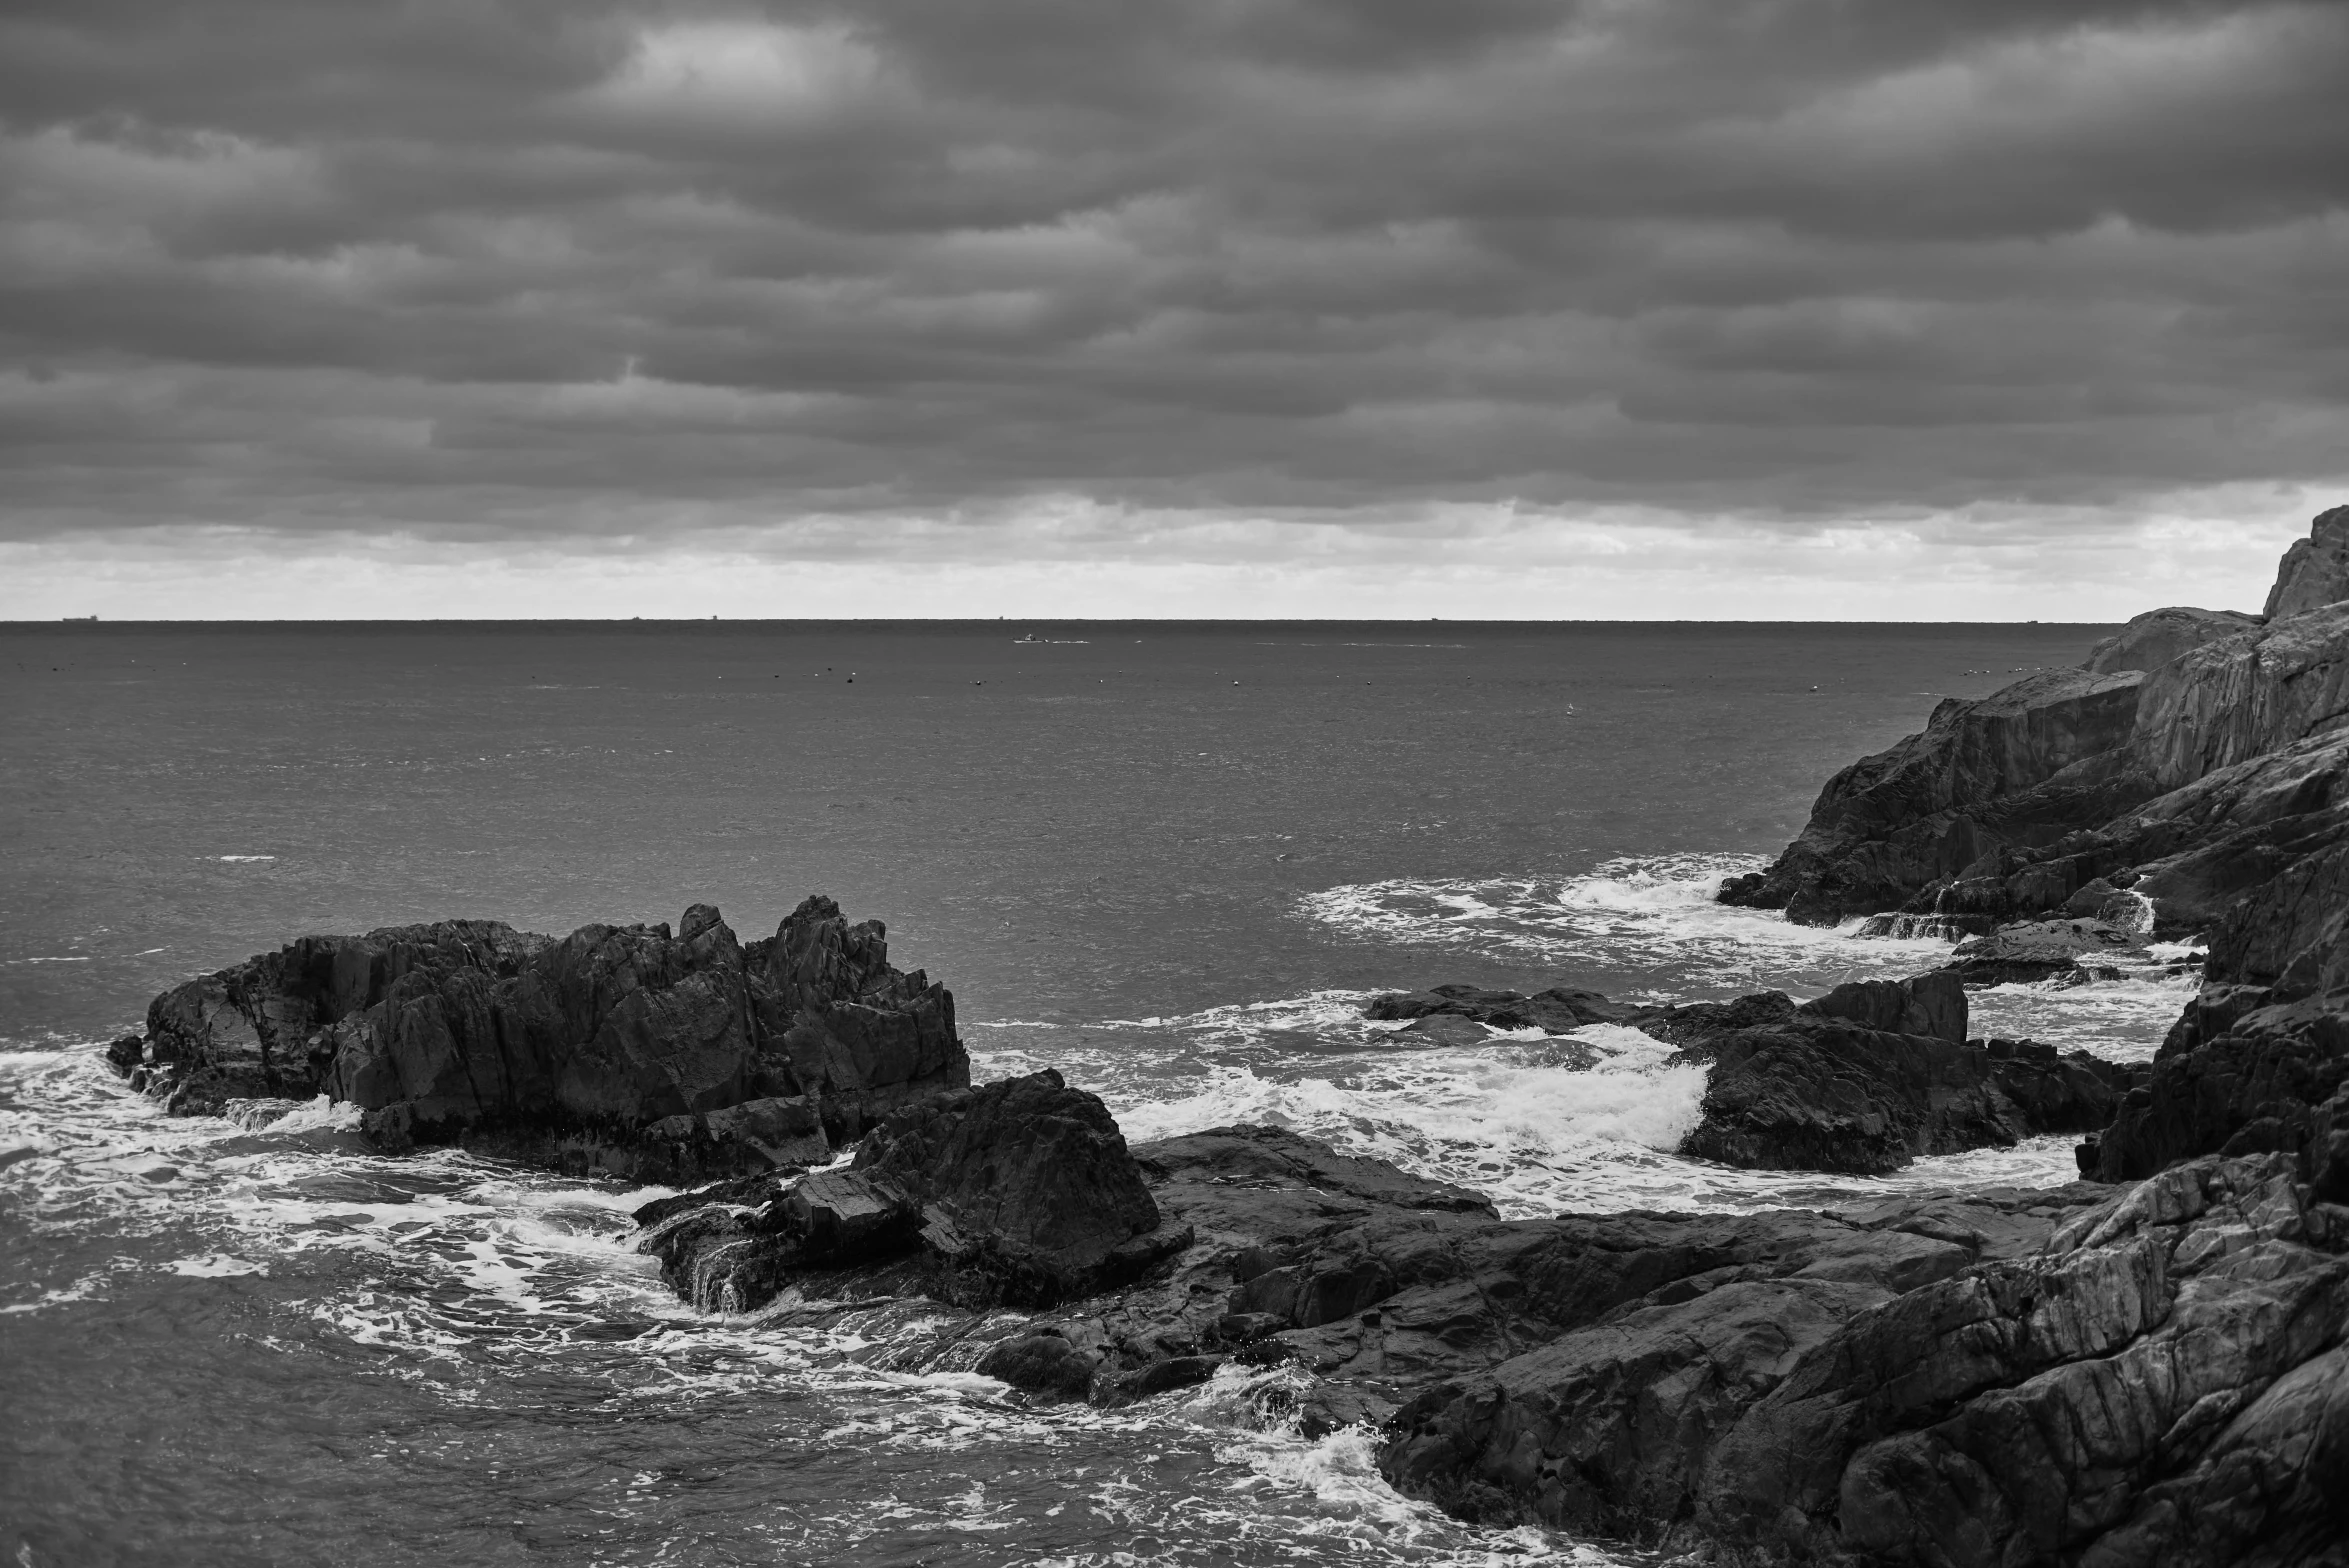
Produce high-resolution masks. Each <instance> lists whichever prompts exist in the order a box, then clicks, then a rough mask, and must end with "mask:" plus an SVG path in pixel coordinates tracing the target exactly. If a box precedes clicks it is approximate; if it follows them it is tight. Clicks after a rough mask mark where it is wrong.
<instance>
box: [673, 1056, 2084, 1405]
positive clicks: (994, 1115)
mask: <svg viewBox="0 0 2349 1568" xmlns="http://www.w3.org/2000/svg"><path fill="white" fill-rule="evenodd" d="M1056 1120H1058V1121H1064V1122H1067V1123H1071V1124H1076V1125H1081V1126H1082V1127H1084V1128H1085V1129H1086V1131H1085V1133H1084V1135H1083V1136H1082V1137H1081V1138H1080V1139H1078V1140H1077V1146H1078V1147H1079V1148H1080V1149H1081V1150H1082V1153H1081V1154H1080V1156H1079V1157H1078V1159H1077V1160H1076V1162H1075V1163H1076V1170H1077V1173H1076V1174H1075V1175H1073V1176H1072V1175H1064V1174H1060V1173H1057V1172H1055V1171H1054V1170H1053V1167H1054V1166H1055V1165H1057V1164H1059V1163H1060V1162H1061V1161H1062V1160H1063V1159H1064V1158H1066V1155H1065V1154H1064V1153H1055V1152H1053V1151H1054V1150H1055V1149H1065V1148H1066V1147H1067V1142H1066V1139H1065V1138H1062V1137H1058V1136H1054V1135H1050V1134H1044V1135H1039V1134H1038V1133H1037V1131H1036V1129H1037V1128H1038V1127H1039V1126H1042V1125H1045V1124H1049V1123H1051V1122H1053V1121H1056ZM948 1124H951V1126H952V1128H953V1131H952V1132H950V1133H949V1134H948V1135H947V1136H945V1137H943V1138H940V1137H937V1136H935V1135H934V1134H933V1132H932V1131H930V1130H928V1129H932V1128H936V1127H939V1126H943V1125H948ZM871 1149H872V1150H874V1151H878V1152H871V1153H870V1158H869V1160H868V1158H867V1156H866V1154H863V1153H860V1156H859V1159H858V1161H857V1163H856V1165H854V1166H853V1167H851V1168H850V1169H849V1170H847V1171H826V1172H819V1173H817V1174H814V1175H810V1176H805V1177H801V1178H798V1179H796V1180H786V1179H784V1178H781V1177H775V1176H766V1177H751V1178H743V1179H740V1180H737V1181H733V1182H729V1183H725V1184H721V1185H719V1186H716V1187H712V1188H709V1189H707V1190H705V1191H703V1192H699V1193H692V1194H687V1195H684V1196H681V1197H678V1198H670V1199H663V1200H661V1201H659V1202H657V1203H654V1204H649V1205H647V1206H646V1207H645V1209H644V1210H642V1211H641V1212H640V1214H639V1219H640V1220H641V1221H642V1222H643V1223H644V1225H645V1227H646V1228H645V1233H644V1237H643V1240H642V1242H641V1243H640V1245H641V1246H642V1248H643V1250H645V1251H647V1252H649V1253H651V1254H653V1255H655V1256H657V1257H659V1258H660V1259H661V1260H662V1265H663V1273H664V1277H666V1278H667V1279H668V1280H669V1281H670V1283H671V1284H672V1285H673V1286H674V1287H675V1288H676V1289H677V1290H678V1292H679V1293H680V1294H681V1295H683V1296H685V1297H686V1298H687V1299H689V1300H693V1301H695V1302H697V1303H699V1304H702V1305H704V1306H708V1307H713V1308H720V1309H729V1310H736V1309H747V1308H753V1307H757V1308H761V1309H763V1312H764V1314H765V1315H766V1316H767V1317H768V1318H770V1319H771V1320H773V1321H777V1322H827V1323H832V1324H834V1325H836V1326H852V1327H855V1328H857V1329H858V1331H859V1332H860V1333H863V1334H865V1336H866V1337H867V1338H868V1339H870V1340H873V1341H875V1342H877V1343H878V1342H882V1341H886V1343H887V1344H888V1345H889V1346H890V1347H891V1348H890V1349H889V1350H888V1351H887V1352H886V1354H887V1355H888V1356H889V1357H890V1358H891V1360H890V1363H889V1364H892V1365H898V1366H905V1367H909V1368H913V1367H922V1368H928V1367H937V1366H954V1365H968V1366H974V1367H976V1368H977V1369H978V1370H981V1371H984V1372H986V1373H987V1374H989V1375H990V1376H997V1377H1001V1378H1003V1379H1004V1380H1005V1381H1007V1382H1011V1383H1013V1384H1014V1385H1015V1386H1017V1387H1021V1388H1025V1389H1028V1390H1029V1391H1031V1392H1034V1393H1038V1394H1042V1395H1047V1396H1050V1397H1068V1398H1077V1397H1083V1398H1090V1399H1093V1400H1095V1401H1096V1402H1099V1403H1104V1404H1118V1403H1123V1402H1125V1401H1127V1400H1130V1399H1135V1398H1140V1397H1144V1396H1146V1395H1148V1394H1150V1393H1154V1392H1162V1391H1164V1390H1166V1389H1170V1388H1178V1387H1181V1386H1183V1385H1185V1384H1187V1383H1195V1382H1200V1381H1204V1380H1205V1379H1206V1378H1207V1377H1209V1376H1210V1375H1212V1374H1213V1372H1214V1371H1215V1369H1216V1368H1217V1367H1219V1366H1222V1365H1225V1364H1226V1363H1230V1362H1237V1363H1239V1364H1241V1365H1248V1366H1260V1367H1261V1366H1272V1365H1278V1364H1294V1365H1296V1366H1299V1367H1301V1368H1306V1369H1310V1370H1312V1371H1313V1372H1314V1373H1315V1374H1317V1376H1318V1378H1319V1379H1320V1381H1319V1382H1318V1383H1316V1384H1315V1386H1314V1387H1313V1389H1312V1391H1311V1392H1310V1394H1309V1396H1308V1397H1309V1399H1310V1400H1311V1401H1312V1404H1313V1409H1312V1410H1311V1411H1309V1412H1308V1416H1309V1422H1311V1423H1319V1424H1320V1425H1324V1426H1326V1425H1328V1424H1330V1423H1332V1422H1338V1423H1342V1422H1343V1421H1347V1420H1353V1419H1360V1418H1377V1417H1381V1416H1383V1415H1384V1414H1385V1413H1387V1412H1390V1411H1392V1410H1393V1409H1394V1408H1395V1407H1396V1405H1397V1404H1398V1403H1399V1402H1400V1401H1402V1400H1404V1399H1406V1398H1408V1397H1410V1396H1411V1395H1412V1394H1413V1393H1414V1392H1416V1391H1418V1390H1420V1389H1423V1388H1425V1387H1427V1386H1429V1385H1430V1384H1431V1383H1432V1382H1434V1381H1435V1380H1437V1379H1440V1378H1445V1377H1453V1376H1458V1375H1461V1374H1465V1373H1471V1372H1476V1371H1480V1370H1483V1369H1487V1368H1490V1367H1493V1366H1496V1365H1499V1364H1501V1363H1503V1362H1505V1361H1507V1360H1509V1359H1510V1358H1511V1357H1513V1356H1516V1355H1518V1354H1520V1353H1521V1352H1522V1351H1523V1350H1524V1349H1525V1348H1526V1347H1528V1346H1529V1345H1533V1344H1538V1343H1541V1342H1543V1341H1544V1340H1547V1339H1549V1338H1552V1337H1554V1336H1556V1335H1558V1334H1562V1333H1566V1332H1569V1331H1571V1330H1573V1329H1576V1328H1579V1327H1581V1326H1583V1325H1585V1324H1588V1323H1590V1322H1592V1321H1595V1320H1597V1319H1600V1318H1602V1317H1604V1316H1605V1315H1607V1314H1609V1313H1612V1312H1616V1311H1618V1310H1621V1309H1625V1308H1626V1307H1627V1305H1630V1306H1636V1305H1640V1304H1655V1303H1658V1302H1666V1301H1685V1300H1689V1299H1692V1298H1694V1297H1697V1296H1699V1295H1701V1294H1704V1293H1706V1292H1709V1291H1711V1290H1713V1289H1716V1288H1719V1287H1722V1286H1727V1285H1735V1284H1740V1283H1745V1282H1749V1281H1762V1280H1798V1281H1800V1283H1799V1284H1796V1285H1794V1286H1792V1287H1791V1288H1792V1289H1793V1290H1795V1291H1796V1292H1798V1293H1800V1292H1804V1291H1810V1290H1815V1289H1816V1290H1825V1291H1827V1292H1828V1293H1829V1294H1831V1295H1838V1296H1839V1297H1840V1296H1849V1297H1850V1301H1851V1307H1852V1309H1853V1310H1856V1309H1857V1307H1858V1306H1859V1305H1863V1304H1865V1303H1867V1302H1871V1301H1878V1300H1883V1299H1888V1298H1889V1297H1890V1296H1891V1295H1893V1294H1895V1293H1897V1292H1899V1291H1902V1290H1908V1289H1913V1288H1915V1287H1916V1286H1918V1285H1921V1284H1924V1283H1926V1282H1928V1281H1931V1280H1936V1279H1941V1278H1944V1277H1947V1276H1949V1275H1951V1274H1954V1273H1956V1272H1958V1271H1959V1270H1961V1269H1963V1268H1965V1267H1967V1266H1968V1265H1970V1264H1972V1263H1974V1262H1975V1261H1977V1260H1978V1259H1979V1258H1981V1257H1983V1256H1992V1255H1995V1256H2005V1255H2009V1254H2010V1253H2015V1252H2018V1251H2021V1250H2024V1249H2026V1248H2027V1247H2028V1246H2030V1245H2035V1244H2036V1243H2037V1241H2038V1239H2039V1238H2041V1237H2043V1236H2044V1235H2045V1234H2047V1232H2048V1231H2049V1230H2050V1229H2051V1228H2052V1226H2053V1224H2054V1217H2055V1216H2057V1215H2059V1214H2061V1213H2066V1212H2070V1211H2072V1210H2074V1209H2076V1208H2078V1207H2079V1206H2081V1205H2084V1204H2087V1203H2090V1202H2093V1201H2095V1200H2096V1199H2097V1198H2098V1197H2101V1196H2102V1195H2103V1189H2098V1188H2094V1187H2090V1186H2087V1185H2080V1186H2076V1187H2072V1188H2066V1189H2062V1190H2060V1191H2058V1192H2056V1193H2053V1194H2045V1193H2029V1194H2023V1193H2003V1194H2002V1193H1992V1194H1987V1195H1984V1194H1976V1195H1971V1196H1969V1197H1967V1198H1965V1199H1963V1200H1957V1199H1949V1198H1928V1199H1917V1200H1913V1201H1910V1202H1906V1203H1896V1204H1891V1205H1884V1206H1880V1207H1878V1208H1875V1209H1871V1210H1868V1211H1865V1212H1854V1213H1851V1214H1846V1215H1834V1216H1822V1215H1817V1214H1808V1213H1800V1212H1787V1211H1779V1212H1773V1213H1767V1214H1760V1215H1671V1214H1623V1215H1595V1216H1591V1215H1586V1216H1568V1217H1564V1218H1560V1219H1555V1220H1520V1221H1502V1220H1500V1219H1498V1218H1497V1217H1496V1215H1495V1214H1494V1212H1493V1209H1492V1205H1491V1204H1490V1202H1489V1201H1488V1200H1486V1199H1485V1198H1483V1197H1482V1196H1480V1195H1478V1194H1476V1193H1474V1192H1471V1191H1468V1190H1466V1189H1464V1188H1460V1187H1453V1186H1449V1185H1446V1184H1444V1183H1442V1182H1436V1181H1429V1180H1426V1179H1424V1178H1421V1177H1415V1176H1411V1175H1407V1174H1405V1173H1404V1172H1402V1171H1399V1170H1397V1169H1396V1168H1394V1167H1393V1166H1391V1165H1388V1164H1386V1163H1385V1162H1383V1161H1379V1160H1371V1159H1363V1158H1359V1157H1354V1156H1348V1155H1341V1154H1338V1153H1337V1152H1335V1151H1334V1150H1332V1149H1330V1148H1329V1147H1328V1146H1326V1145H1324V1144H1321V1143H1317V1142H1315V1141H1313V1140H1311V1139H1307V1138H1303V1137H1299V1136H1298V1135H1296V1134H1294V1133H1291V1132H1287V1131H1285V1130H1282V1129H1279V1128H1272V1127H1226V1128H1218V1129H1216V1130H1213V1131H1210V1132H1204V1133H1197V1134H1193V1135H1190V1136H1187V1137H1181V1138H1171V1139H1167V1140H1164V1141H1162V1142H1158V1143H1153V1144H1145V1145H1142V1146H1139V1147H1137V1148H1135V1149H1133V1150H1131V1151H1130V1152H1129V1151H1128V1150H1126V1149H1125V1147H1124V1146H1123V1144H1122V1143H1120V1142H1117V1141H1116V1138H1115V1127H1114V1123H1111V1122H1110V1121H1109V1119H1108V1117H1107V1115H1106V1112H1104V1111H1103V1110H1102V1108H1101V1105H1100V1102H1099V1101H1098V1100H1095V1099H1094V1098H1093V1097H1092V1096H1091V1095H1087V1094H1083V1093H1081V1092H1080V1091H1077V1090H1073V1089H1069V1088H1067V1087H1066V1086H1065V1085H1064V1084H1062V1083H1061V1082H1060V1080H1059V1078H1058V1076H1057V1075H1055V1074H1050V1073H1044V1074H1038V1075H1035V1076H1033V1077H1030V1078H1025V1079H1013V1080H1009V1081H1007V1082H1004V1083H998V1084H990V1085H987V1086H985V1087H984V1088H980V1089H976V1090H968V1091H963V1092H961V1093H959V1094H952V1095H946V1096H941V1097H939V1098H938V1099H935V1100H932V1101H929V1102H925V1103H924V1104H923V1105H921V1106H917V1107H910V1108H908V1109H906V1110H904V1111H900V1112H897V1113H895V1114H894V1115H893V1116H891V1117H890V1118H889V1119H887V1120H886V1121H884V1122H883V1123H882V1125H881V1127H880V1128H879V1129H877V1130H876V1132H875V1133H874V1134H873V1141H872V1145H871ZM917 1191H918V1192H919V1193H922V1194H926V1195H927V1196H917ZM1137 1194H1138V1195H1139V1197H1140V1198H1141V1200H1142V1201H1139V1202H1137V1201H1136V1197H1137ZM876 1198H877V1200H878V1201H876ZM1048 1215H1049V1219H1047V1216H1048ZM1044 1223H1050V1224H1053V1225H1058V1226H1064V1227H1066V1226H1072V1225H1073V1226H1074V1227H1075V1228H1076V1232H1077V1234H1079V1235H1080V1236H1081V1238H1082V1239H1081V1241H1079V1242H1078V1243H1077V1244H1076V1246H1075V1250H1074V1252H1073V1254H1071V1253H1063V1254H1061V1255H1062V1256H1064V1257H1073V1258H1075V1259H1077V1260H1080V1261H1078V1263H1077V1266H1076V1267H1075V1268H1073V1269H1069V1270H1066V1271H1064V1272H1062V1273H1060V1274H1059V1275H1057V1276H1055V1277H1053V1278H1051V1279H1049V1280H1048V1281H1046V1282H1045V1285H1044V1288H1041V1289H1038V1288H1033V1287H1034V1286H1035V1284H1036V1282H1038V1281H1039V1280H1042V1279H1043V1278H1044V1276H1043V1274H1042V1273H1041V1272H1039V1271H1031V1272H1029V1273H1026V1274H1024V1275H1022V1276H1020V1277H1019V1279H1018V1280H1016V1281H1014V1282H1013V1283H1012V1284H1011V1287H1010V1288H1005V1280H1006V1277H1007V1276H1005V1275H1004V1274H1001V1273H989V1274H984V1275H982V1276H978V1277H976V1278H974V1276H973V1275H972V1274H970V1273H969V1272H968V1271H967V1270H966V1268H965V1266H964V1264H963V1262H962V1259H963V1258H964V1257H965V1256H967V1254H968V1252H969V1251H970V1250H972V1249H974V1248H975V1249H978V1250H983V1251H986V1252H989V1253H991V1254H992V1255H995V1256H1003V1255H1007V1254H1009V1253H1011V1252H1013V1251H1015V1250H1017V1249H1019V1248H1021V1247H1022V1246H1026V1245H1028V1244H1029V1243H1030V1241H1031V1240H1033V1239H1034V1238H1036V1237H1037V1235H1038V1232H1037V1230H1036V1228H1035V1227H1037V1226H1039V1225H1041V1224H1044ZM942 1238H944V1239H945V1240H944V1243H943V1244H942ZM1047 1250H1049V1249H1047ZM1085 1260H1090V1261H1085ZM1007 1306H1009V1307H1015V1308H1017V1307H1025V1308H1028V1309H1030V1310H1029V1311H1028V1312H1027V1313H1026V1314H1025V1315H1022V1314H1021V1313H1018V1312H1010V1313H1007V1312H1005V1311H1004V1310H1003V1309H1004V1308H1005V1307H1007Z"/></svg>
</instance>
